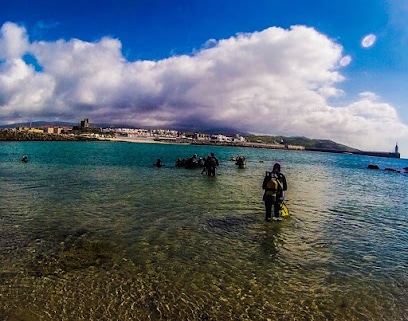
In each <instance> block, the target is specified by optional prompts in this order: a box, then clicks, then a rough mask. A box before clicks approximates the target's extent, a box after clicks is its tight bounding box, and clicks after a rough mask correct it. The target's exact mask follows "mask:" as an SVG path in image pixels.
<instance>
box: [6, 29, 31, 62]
mask: <svg viewBox="0 0 408 321" xmlns="http://www.w3.org/2000/svg"><path fill="white" fill-rule="evenodd" d="M28 46H29V43H28V37H27V34H26V30H25V29H24V28H23V27H20V26H18V25H16V24H14V23H11V22H6V23H5V24H3V26H2V27H1V29H0V59H14V58H20V57H21V56H22V55H24V54H25V52H26V51H27V49H28Z"/></svg>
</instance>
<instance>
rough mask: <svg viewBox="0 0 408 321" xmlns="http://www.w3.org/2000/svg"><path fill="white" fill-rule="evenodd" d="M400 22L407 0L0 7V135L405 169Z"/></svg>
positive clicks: (406, 93) (405, 41) (405, 85)
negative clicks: (241, 146)
mask: <svg viewBox="0 0 408 321" xmlns="http://www.w3.org/2000/svg"><path fill="white" fill-rule="evenodd" d="M407 14H408V3H407V2H406V1H405V0H394V1H379V0H354V1H348V0H343V1H323V0H320V1H313V0H310V1H307V0H303V1H295V0H286V1H283V0H282V1H273V0H269V1H266V0H261V1H243V0H237V1H229V0H228V1H213V0H207V1H194V0H190V1H187V0H180V1H165V0H161V1H159V0H151V1H121V0H117V1H76V0H72V1H43V0H41V1H35V4H33V1H22V0H14V1H6V2H5V3H2V10H1V11H0V27H1V30H0V124H9V123H14V122H20V121H36V120H60V121H74V122H79V120H80V119H82V118H84V117H88V118H90V120H91V122H94V123H97V122H104V123H109V124H112V125H115V124H123V123H128V124H130V125H135V126H141V127H143V126H157V127H183V126H185V127H186V128H187V127H194V128H196V129H197V130H199V129H203V130H204V129H209V128H212V127H216V128H235V129H236V130H237V131H241V132H251V133H256V134H269V135H287V136H294V135H300V136H307V137H310V138H322V139H332V140H335V141H337V142H339V143H343V144H346V145H349V146H352V147H356V148H361V149H367V150H381V151H388V150H389V151H392V150H393V148H394V145H395V142H398V144H399V146H400V151H401V153H402V155H403V156H404V151H406V152H405V156H408V125H407V124H408V110H407V108H406V106H407V103H408V82H407V81H406V80H407V76H408V55H407V54H406V53H407V52H408V22H407V21H406V20H407V19H406V17H407ZM365 37H366V38H365ZM363 39H366V40H365V41H363Z"/></svg>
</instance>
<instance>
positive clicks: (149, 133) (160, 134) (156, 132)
mask: <svg viewBox="0 0 408 321" xmlns="http://www.w3.org/2000/svg"><path fill="white" fill-rule="evenodd" d="M91 129H92V127H91V125H90V122H89V119H88V118H85V119H83V120H81V121H80V124H79V125H77V126H72V127H69V126H65V127H50V126H41V127H31V126H30V127H18V128H16V130H18V131H24V132H30V133H47V134H55V135H63V134H64V135H82V136H88V137H95V138H107V137H112V136H114V137H128V138H134V139H137V138H144V139H155V140H165V141H173V140H174V141H176V140H186V141H189V140H191V141H193V140H194V141H202V142H212V143H217V142H220V143H243V142H245V141H246V140H245V137H243V136H241V135H239V134H236V135H234V136H226V135H222V134H205V133H197V132H196V133H184V132H180V131H177V130H171V129H143V128H111V127H108V128H99V129H98V131H91Z"/></svg>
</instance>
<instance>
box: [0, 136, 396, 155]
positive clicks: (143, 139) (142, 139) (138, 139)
mask: <svg viewBox="0 0 408 321" xmlns="http://www.w3.org/2000/svg"><path fill="white" fill-rule="evenodd" d="M301 139H305V138H301ZM291 140H292V141H293V142H296V138H291ZM0 141H3V142H5V141H113V142H130V143H167V144H169V143H170V144H187V145H208V146H231V147H251V148H266V149H280V150H298V151H314V152H325V153H337V154H339V153H343V154H355V155H366V156H376V157H385V158H400V153H398V152H393V153H392V152H376V151H360V150H357V149H351V148H344V147H343V146H342V145H338V144H336V143H334V142H331V141H330V143H331V144H332V145H334V146H340V147H339V148H326V147H321V148H320V147H310V146H302V145H300V144H288V143H272V142H254V141H251V140H246V141H211V140H203V139H192V138H190V137H160V136H156V137H154V136H126V135H114V134H110V135H106V134H105V135H98V134H97V135H95V134H94V133H91V134H90V133H83V132H78V133H76V134H49V133H40V132H27V131H16V130H0ZM308 141H313V140H308ZM319 142H321V141H319Z"/></svg>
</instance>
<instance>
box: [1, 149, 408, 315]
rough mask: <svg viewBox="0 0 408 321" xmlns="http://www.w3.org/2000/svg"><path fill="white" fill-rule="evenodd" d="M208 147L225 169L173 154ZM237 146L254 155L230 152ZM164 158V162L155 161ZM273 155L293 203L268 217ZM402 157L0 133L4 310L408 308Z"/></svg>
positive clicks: (334, 311)
mask: <svg viewBox="0 0 408 321" xmlns="http://www.w3.org/2000/svg"><path fill="white" fill-rule="evenodd" d="M211 151H214V152H215V153H216V155H217V156H218V158H219V160H220V163H221V165H220V167H219V170H218V175H217V176H216V177H215V178H210V177H206V176H205V175H202V174H201V170H186V169H177V168H175V167H174V162H175V160H176V159H177V158H178V157H180V158H184V157H188V156H191V155H192V154H195V153H197V154H198V155H199V156H206V155H208V154H209V152H211ZM24 154H26V155H28V158H29V162H28V163H22V162H20V159H21V156H22V155H24ZM238 154H244V155H246V156H247V159H248V162H247V168H246V169H243V170H242V169H241V170H240V169H237V168H236V166H235V165H234V163H233V162H231V161H229V160H230V158H231V157H234V156H236V155H238ZM157 158H161V159H162V161H163V162H164V163H166V164H167V166H166V167H164V168H155V167H153V166H152V164H153V162H154V161H155V160H156V159H157ZM275 161H280V162H281V163H282V166H283V172H284V173H285V174H286V177H287V180H288V185H289V189H288V191H287V193H286V204H287V206H288V208H289V210H290V213H291V216H290V217H289V218H286V219H284V220H283V221H282V222H264V209H263V203H262V190H261V184H262V179H263V175H264V173H265V171H266V170H270V169H271V166H272V163H273V162H275ZM368 164H377V165H379V166H380V168H381V170H379V171H375V170H369V169H367V165H368ZM406 166H408V160H405V159H385V158H375V157H366V156H357V155H345V154H326V153H312V152H299V151H279V150H266V149H249V148H248V149H246V148H230V147H210V146H190V145H171V144H142V143H119V142H18V143H14V142H7V143H0V182H1V184H0V224H1V225H0V229H1V233H0V262H1V265H0V302H1V303H0V316H1V318H0V319H1V320H7V321H8V320H13V321H14V320H25V321H27V320H347V321H350V320H390V321H391V320H392V321H396V320H403V321H406V320H408V308H407V306H408V274H407V268H408V260H407V257H408V217H407V215H408V214H407V212H408V199H407V197H406V190H407V186H408V175H407V174H404V173H397V172H391V171H385V170H384V168H386V167H390V168H394V169H402V168H403V167H406Z"/></svg>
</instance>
